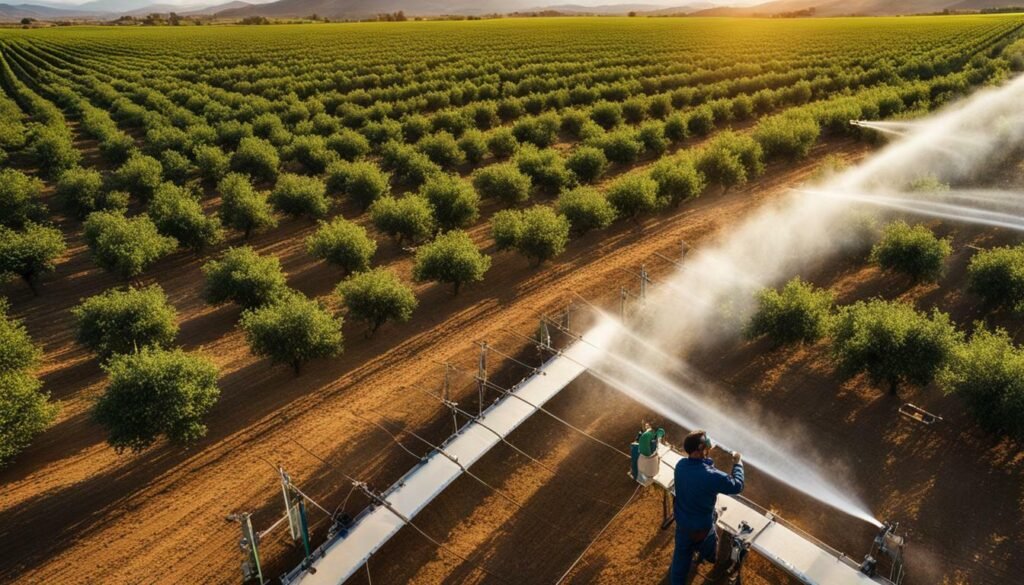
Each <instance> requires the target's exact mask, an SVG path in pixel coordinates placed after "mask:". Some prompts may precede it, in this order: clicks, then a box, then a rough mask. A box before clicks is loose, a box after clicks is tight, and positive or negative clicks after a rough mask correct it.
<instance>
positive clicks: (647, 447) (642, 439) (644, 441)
mask: <svg viewBox="0 0 1024 585" xmlns="http://www.w3.org/2000/svg"><path fill="white" fill-rule="evenodd" d="M664 436H665V429H661V428H659V429H658V430H654V427H652V426H651V423H649V422H647V421H644V429H643V430H642V431H640V433H639V434H637V436H636V442H637V443H638V444H639V445H640V454H641V455H643V456H644V457H650V456H651V455H654V454H655V453H657V452H658V441H660V440H661V439H662V438H663V437H664Z"/></svg>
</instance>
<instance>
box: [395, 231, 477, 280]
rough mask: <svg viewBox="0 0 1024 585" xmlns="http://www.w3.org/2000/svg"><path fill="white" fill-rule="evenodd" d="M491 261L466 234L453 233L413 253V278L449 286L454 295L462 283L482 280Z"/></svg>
mask: <svg viewBox="0 0 1024 585" xmlns="http://www.w3.org/2000/svg"><path fill="white" fill-rule="evenodd" d="M490 267H491V258H490V256H487V255H486V254H484V253H482V252H481V251H480V250H479V249H477V247H476V244H474V243H473V240H472V239H470V237H469V234H467V233H466V232H464V231H462V230H452V231H450V232H448V233H445V234H442V235H440V236H438V237H437V239H435V240H434V241H433V242H431V243H429V244H426V245H423V246H421V247H420V248H419V249H418V250H417V251H416V262H415V265H414V266H413V278H415V279H416V281H417V282H423V281H427V280H433V281H436V282H444V283H450V284H452V285H453V290H454V292H455V294H459V289H460V288H461V287H462V285H463V284H466V283H469V282H476V281H480V280H483V278H484V274H485V273H486V272H487V270H488V269H490Z"/></svg>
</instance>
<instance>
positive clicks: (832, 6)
mask: <svg viewBox="0 0 1024 585" xmlns="http://www.w3.org/2000/svg"><path fill="white" fill-rule="evenodd" d="M1000 3H1005V4H1012V1H1011V2H1001V0H895V1H893V0H774V1H772V2H765V3H763V4H755V5H753V6H747V7H743V8H733V7H717V8H709V9H707V10H701V11H698V12H695V13H693V14H692V15H691V16H770V15H775V14H785V13H795V12H800V11H803V10H808V9H812V8H813V9H814V15H815V16H846V15H860V16H894V15H899V14H922V13H928V12H942V11H943V10H945V9H947V8H949V9H951V10H952V9H955V10H979V9H981V8H989V7H991V6H992V5H999V4H1000ZM967 4H971V5H977V6H973V7H966V6H961V5H967Z"/></svg>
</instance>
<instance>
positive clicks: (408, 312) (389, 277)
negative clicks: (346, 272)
mask: <svg viewBox="0 0 1024 585" xmlns="http://www.w3.org/2000/svg"><path fill="white" fill-rule="evenodd" d="M338 295H339V296H341V300H342V303H344V305H345V308H347V309H348V314H349V316H351V317H354V318H356V319H359V320H360V321H364V322H366V325H367V327H368V328H369V334H370V335H373V334H374V333H376V331H377V329H379V328H380V326H381V325H383V324H384V323H385V322H387V321H408V320H409V319H410V318H411V317H412V312H413V311H414V310H415V309H416V305H417V304H418V302H417V300H416V295H414V294H413V292H412V289H411V288H409V286H407V285H406V284H404V283H403V282H402V280H401V279H400V278H399V277H398V275H397V274H395V273H394V272H393V271H391V270H388V269H386V268H375V269H373V270H370V271H368V272H361V273H359V274H353V275H352V276H350V277H348V278H346V279H345V280H344V281H342V282H341V283H340V284H339V285H338Z"/></svg>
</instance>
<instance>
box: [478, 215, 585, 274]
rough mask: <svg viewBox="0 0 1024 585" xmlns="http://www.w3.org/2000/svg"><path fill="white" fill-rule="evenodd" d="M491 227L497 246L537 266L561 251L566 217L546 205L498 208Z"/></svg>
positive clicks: (566, 237)
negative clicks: (510, 250)
mask: <svg viewBox="0 0 1024 585" xmlns="http://www.w3.org/2000/svg"><path fill="white" fill-rule="evenodd" d="M492 226H493V233H492V235H493V236H494V240H495V243H497V245H498V248H499V249H509V248H512V249H515V250H516V251H517V252H519V253H520V254H522V255H523V256H525V257H526V258H529V259H530V260H532V261H533V262H534V263H535V264H537V265H540V264H541V263H543V262H544V261H545V260H550V259H551V258H554V257H555V256H557V255H559V254H561V253H562V252H564V251H565V246H566V244H568V243H569V220H568V219H566V217H565V216H564V215H559V214H558V213H555V210H553V209H551V208H550V207H548V206H546V205H535V206H533V207H531V208H529V209H526V210H523V211H517V210H505V211H501V212H499V213H497V214H495V217H494V221H493V222H492Z"/></svg>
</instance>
